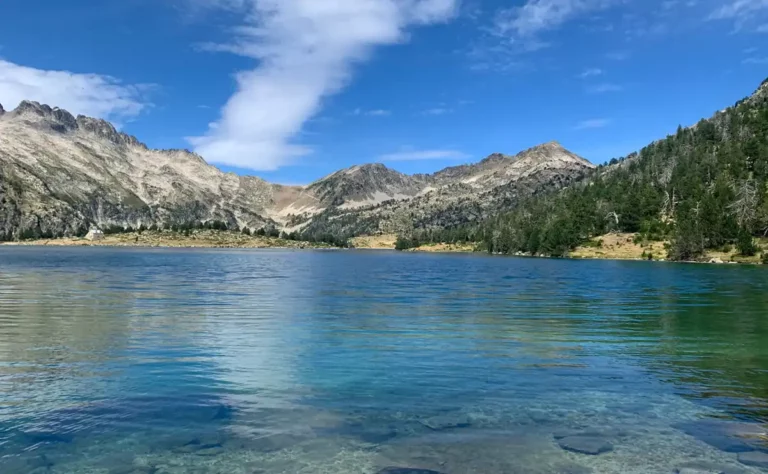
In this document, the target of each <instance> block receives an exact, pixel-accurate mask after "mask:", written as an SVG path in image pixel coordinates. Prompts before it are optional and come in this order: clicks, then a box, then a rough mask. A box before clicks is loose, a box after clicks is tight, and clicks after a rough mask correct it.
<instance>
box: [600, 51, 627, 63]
mask: <svg viewBox="0 0 768 474" xmlns="http://www.w3.org/2000/svg"><path fill="white" fill-rule="evenodd" d="M605 57H606V58H608V59H610V60H611V61H626V60H627V59H629V53H628V52H626V51H613V52H610V53H607V54H606V55H605Z"/></svg>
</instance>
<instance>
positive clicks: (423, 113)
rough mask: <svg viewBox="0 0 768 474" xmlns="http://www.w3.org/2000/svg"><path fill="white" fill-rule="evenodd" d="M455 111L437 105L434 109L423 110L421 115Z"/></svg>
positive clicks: (443, 113)
mask: <svg viewBox="0 0 768 474" xmlns="http://www.w3.org/2000/svg"><path fill="white" fill-rule="evenodd" d="M450 113H453V109H449V108H446V107H435V108H432V109H427V110H422V111H421V115H445V114H450Z"/></svg>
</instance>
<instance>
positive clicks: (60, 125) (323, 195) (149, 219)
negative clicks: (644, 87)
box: [0, 101, 592, 239]
mask: <svg viewBox="0 0 768 474" xmlns="http://www.w3.org/2000/svg"><path fill="white" fill-rule="evenodd" d="M0 110H2V108H1V107H0ZM591 167H592V165H591V164H590V163H589V162H587V161H586V160H584V159H583V158H580V157H578V156H576V155H574V154H572V153H570V152H568V151H567V150H565V149H564V148H563V147H562V146H560V145H559V144H557V143H555V142H552V143H548V144H544V145H540V146H538V147H534V148H531V149H529V150H526V151H525V152H522V153H520V154H518V155H516V156H514V157H509V156H506V155H502V154H494V155H491V156H489V157H488V158H486V159H484V160H482V161H481V162H479V163H475V164H469V165H462V166H457V167H452V168H447V169H445V170H442V171H438V172H437V173H434V174H431V175H413V176H409V175H405V174H403V173H399V172H397V171H395V170H392V169H389V168H387V167H386V166H384V165H383V164H369V165H358V166H353V167H351V168H348V169H345V170H340V171H338V172H336V173H333V174H331V175H329V176H327V177H325V178H322V179H320V180H318V181H316V182H314V183H312V184H310V185H308V186H306V187H300V186H280V185H274V184H270V183H267V182H265V181H263V180H261V179H260V178H256V177H250V176H237V175H235V174H232V173H223V172H221V171H220V170H218V169H217V168H215V167H213V166H210V165H208V164H207V163H206V162H205V160H204V159H203V158H202V157H200V156H199V155H196V154H194V153H191V152H189V151H188V150H152V149H149V148H148V147H147V146H146V145H145V144H143V143H141V142H140V141H139V140H138V139H137V138H136V137H133V136H131V135H128V134H125V133H122V132H119V131H118V130H117V129H115V127H114V126H113V125H112V124H111V123H109V122H107V121H105V120H101V119H96V118H91V117H86V116H83V115H78V116H77V117H74V116H73V115H72V114H70V113H69V112H67V111H66V110H63V109H59V108H55V107H54V108H52V107H50V106H48V105H45V104H39V103H37V102H33V101H23V102H21V104H19V106H18V107H17V108H16V109H14V110H13V111H11V112H5V111H3V112H2V113H0V238H6V239H8V238H18V237H19V236H21V235H22V234H23V233H24V232H27V233H29V232H28V231H30V230H32V231H33V232H34V233H37V234H43V235H66V234H72V233H74V232H76V231H78V230H79V229H82V228H83V227H85V226H90V225H99V226H112V225H118V226H131V227H137V226H140V225H144V226H150V225H169V224H173V223H188V222H192V221H203V222H205V221H209V220H221V221H225V222H227V223H228V224H229V225H230V226H232V227H242V226H247V227H249V228H259V227H263V226H268V225H273V226H277V227H282V228H285V229H286V230H288V231H295V230H306V231H309V232H318V231H320V230H322V231H325V230H327V229H326V228H325V224H324V222H326V219H327V218H328V216H331V215H343V216H344V219H342V220H344V221H347V222H351V223H352V224H351V225H347V226H342V228H340V229H337V230H338V231H339V232H340V233H341V234H343V235H352V234H355V233H361V232H378V231H381V230H382V229H383V228H384V227H386V225H387V224H388V223H389V222H391V221H392V219H393V218H394V217H395V214H397V212H396V211H398V210H400V209H403V208H409V209H412V210H413V212H412V214H413V215H414V218H415V219H416V220H417V221H419V223H420V224H419V225H448V224H450V223H449V222H447V221H446V220H445V218H444V217H445V213H446V211H447V210H450V209H453V210H456V209H458V211H457V212H456V213H455V216H454V217H455V219H452V220H460V221H461V220H466V219H477V218H482V217H484V216H485V215H487V212H489V211H490V210H492V209H496V208H498V207H499V206H502V205H509V204H510V203H513V201H514V200H515V199H517V196H518V194H521V193H522V194H527V193H530V192H533V190H534V189H540V188H546V187H552V186H555V187H557V186H561V185H563V184H564V183H567V182H570V180H571V179H572V178H573V177H575V176H578V175H580V174H581V173H582V172H583V171H584V170H586V169H589V168H591ZM518 188H519V189H518ZM518 191H519V192H518ZM393 209H394V211H393ZM369 222H374V223H375V225H368V223H369Z"/></svg>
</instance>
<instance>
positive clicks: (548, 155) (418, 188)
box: [293, 142, 594, 237]
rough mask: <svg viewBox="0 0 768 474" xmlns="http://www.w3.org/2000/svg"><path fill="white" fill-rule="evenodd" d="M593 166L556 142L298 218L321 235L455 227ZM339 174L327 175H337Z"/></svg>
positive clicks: (412, 181) (411, 179)
mask: <svg viewBox="0 0 768 474" xmlns="http://www.w3.org/2000/svg"><path fill="white" fill-rule="evenodd" d="M378 166H381V165H378ZM382 168H383V167H382ZM593 168H594V165H592V164H591V163H590V162H588V161H587V160H585V159H584V158H581V157H580V156H578V155H575V154H573V153H571V152H569V151H568V150H566V149H565V148H563V147H562V146H561V145H560V144H559V143H556V142H550V143H546V144H543V145H539V146H536V147H534V148H531V149H529V150H526V151H523V152H521V153H519V154H518V155H516V156H507V155H502V154H498V153H497V154H493V155H490V156H489V157H487V158H485V159H484V160H482V161H481V162H479V163H476V164H470V165H462V166H455V167H451V168H446V169H444V170H442V171H438V172H437V173H434V174H431V175H416V176H411V177H405V178H407V180H406V181H405V182H404V186H403V187H402V188H400V189H401V192H400V195H395V194H389V195H388V196H389V199H386V200H384V199H385V197H386V196H385V195H383V194H379V195H377V196H376V198H377V199H376V201H377V202H376V203H371V204H370V205H367V206H366V205H365V204H366V201H357V202H355V203H354V205H352V204H350V205H340V206H335V207H329V208H326V209H325V210H324V211H323V212H321V213H319V214H317V215H314V216H311V218H310V216H303V219H302V216H293V217H294V220H293V223H294V224H296V223H299V224H301V223H302V222H303V221H305V222H306V227H304V229H303V230H304V233H305V234H306V235H309V236H316V237H318V236H321V235H325V234H331V235H366V234H367V235H370V234H378V233H398V234H401V233H409V232H411V230H412V229H435V228H451V227H456V226H460V225H466V224H468V223H473V222H480V221H483V220H485V219H487V218H489V217H491V216H493V215H496V214H497V213H499V212H501V211H503V210H508V209H510V208H512V207H514V206H515V204H516V203H517V202H518V201H519V200H520V199H522V198H525V197H527V196H531V195H534V194H537V193H542V192H546V191H550V190H553V189H559V188H562V187H564V186H567V185H568V184H570V183H572V182H574V181H577V180H578V179H580V178H581V177H582V176H583V175H584V174H585V173H587V172H588V171H590V170H591V169H593ZM384 169H386V168H384ZM390 172H391V170H390ZM341 173H344V172H341ZM392 173H396V172H392ZM338 174H339V173H336V174H334V175H331V176H330V177H329V178H324V180H326V179H331V180H333V181H335V180H337V179H338V177H336V176H337V175H338ZM389 176H390V179H389V182H392V180H393V178H392V175H389ZM344 178H345V179H349V178H348V177H347V176H344ZM400 178H402V176H401V177H400ZM324 180H321V181H320V183H322V182H323V181H324Z"/></svg>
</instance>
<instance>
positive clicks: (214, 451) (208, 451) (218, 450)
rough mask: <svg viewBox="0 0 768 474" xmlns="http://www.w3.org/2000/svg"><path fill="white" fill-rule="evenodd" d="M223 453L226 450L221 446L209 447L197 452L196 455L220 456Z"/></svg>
mask: <svg viewBox="0 0 768 474" xmlns="http://www.w3.org/2000/svg"><path fill="white" fill-rule="evenodd" d="M223 452H224V448H222V447H221V446H220V445H208V446H204V447H202V448H200V449H198V450H197V451H195V454H196V455H197V456H218V455H220V454H222V453H223Z"/></svg>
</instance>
